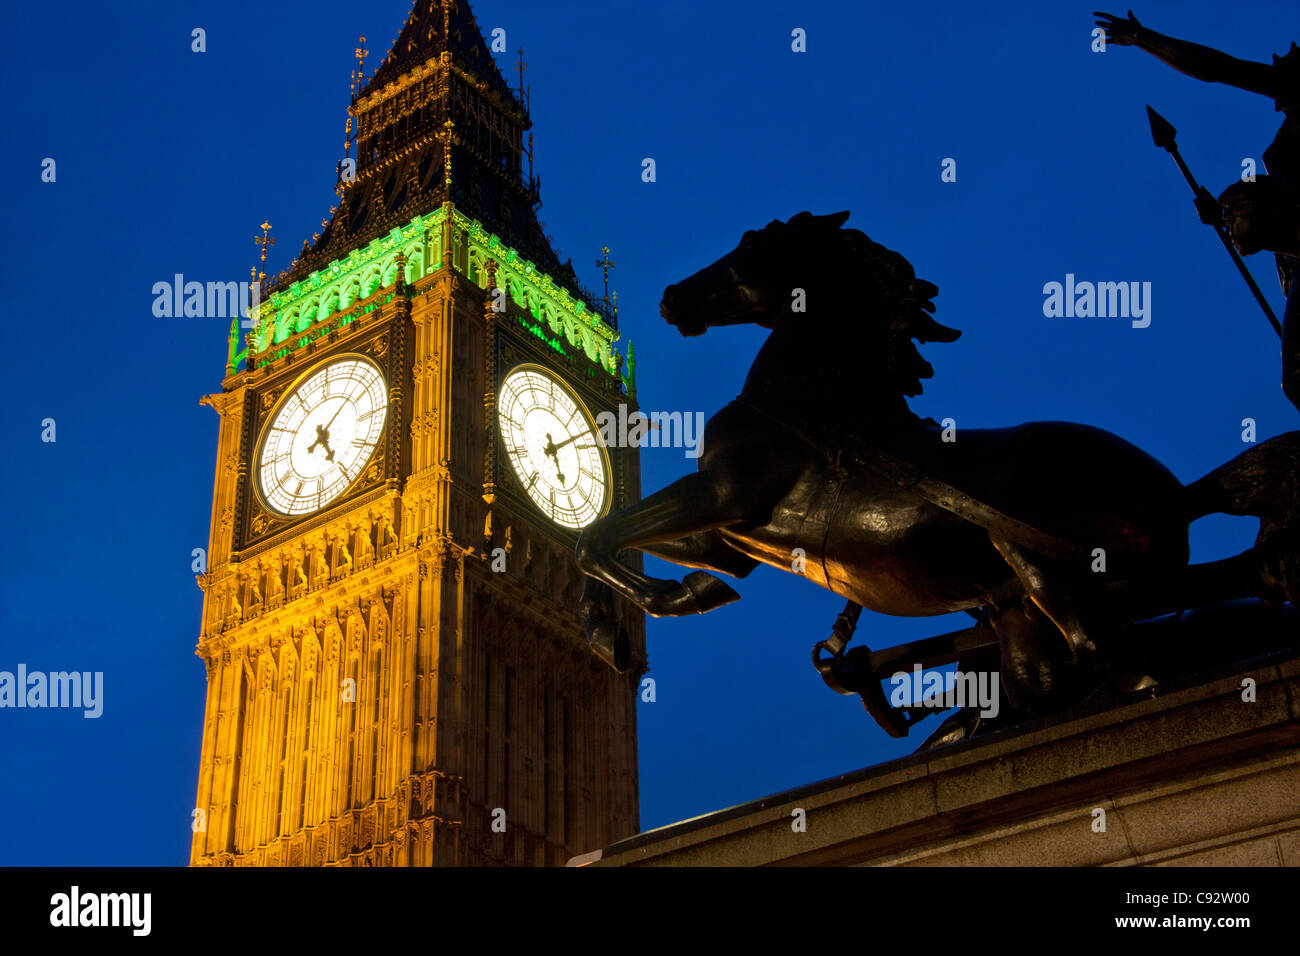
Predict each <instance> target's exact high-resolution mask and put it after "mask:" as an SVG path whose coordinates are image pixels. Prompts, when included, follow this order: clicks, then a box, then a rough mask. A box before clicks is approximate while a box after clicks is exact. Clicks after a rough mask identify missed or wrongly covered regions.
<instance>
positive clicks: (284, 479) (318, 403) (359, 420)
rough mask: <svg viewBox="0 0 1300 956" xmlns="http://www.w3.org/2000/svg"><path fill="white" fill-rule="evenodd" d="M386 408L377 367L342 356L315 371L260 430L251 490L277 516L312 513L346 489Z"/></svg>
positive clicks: (372, 445)
mask: <svg viewBox="0 0 1300 956" xmlns="http://www.w3.org/2000/svg"><path fill="white" fill-rule="evenodd" d="M387 413H388V387H387V386H386V385H385V384H384V377H383V375H382V374H381V373H380V371H379V367H378V366H377V365H375V363H374V362H372V361H370V360H369V359H366V358H362V357H360V356H346V357H343V358H340V359H336V360H334V361H331V362H328V363H326V364H325V365H322V366H320V367H319V368H316V369H313V370H312V371H311V372H309V373H308V374H307V375H306V376H305V377H304V378H302V379H301V380H300V381H299V382H298V384H297V385H295V386H294V387H293V388H292V389H291V390H290V391H289V393H288V394H287V395H285V396H284V397H283V398H282V399H281V400H280V404H279V405H278V406H277V407H276V410H275V412H274V414H272V416H271V418H270V420H269V422H268V423H267V425H266V427H265V428H264V429H263V431H262V437H261V441H260V443H259V446H258V453H257V488H258V491H259V493H260V494H261V498H262V502H263V504H265V505H266V506H267V507H268V508H269V509H270V510H272V511H274V512H276V513H277V514H281V515H302V514H309V513H310V512H313V511H318V510H320V509H321V508H323V507H325V506H326V505H327V504H329V503H330V502H331V501H333V500H334V499H336V498H338V497H339V496H340V495H341V494H343V493H344V492H345V491H347V490H348V488H349V487H351V485H352V483H353V482H354V481H356V479H357V478H358V477H359V476H360V474H361V472H362V470H363V469H364V468H365V467H366V463H367V462H369V461H370V459H371V458H372V457H373V456H374V453H375V449H376V448H377V447H378V445H379V436H380V433H381V432H382V431H383V428H384V418H385V416H386V415H387Z"/></svg>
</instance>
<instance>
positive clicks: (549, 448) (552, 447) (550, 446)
mask: <svg viewBox="0 0 1300 956" xmlns="http://www.w3.org/2000/svg"><path fill="white" fill-rule="evenodd" d="M590 434H591V432H590V431H585V432H579V433H578V434H577V435H573V436H571V437H569V438H566V439H565V440H564V441H562V442H560V443H559V444H558V445H557V444H555V442H553V441H551V433H550V432H547V433H546V441H547V445H546V454H548V455H550V456H551V457H552V458H554V457H555V454H554V453H555V452H557V451H559V450H560V449H561V448H563V447H564V446H565V445H568V444H571V443H573V442H575V441H577V440H578V439H579V438H582V437H583V436H585V435H590ZM583 447H584V448H585V447H590V446H586V445H584V446H583Z"/></svg>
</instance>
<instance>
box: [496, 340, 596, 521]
mask: <svg viewBox="0 0 1300 956" xmlns="http://www.w3.org/2000/svg"><path fill="white" fill-rule="evenodd" d="M497 409H498V411H497V414H498V418H499V423H500V429H501V439H502V442H503V443H504V445H505V451H506V455H507V456H508V457H509V459H510V465H511V467H512V468H513V469H514V472H515V475H517V476H518V478H519V483H520V485H522V486H523V488H524V490H525V491H526V492H527V494H528V497H529V498H531V499H532V500H533V502H534V503H535V504H536V505H537V507H538V508H540V509H541V510H542V513H543V514H545V515H546V516H547V517H548V518H550V519H551V520H552V521H554V522H555V523H556V524H558V525H561V526H563V527H565V528H584V527H586V526H587V525H589V524H591V522H593V521H595V520H596V519H597V518H599V517H600V516H601V515H602V514H604V513H605V511H606V509H607V507H608V505H609V459H608V458H607V457H606V455H605V449H604V448H602V447H601V445H600V442H599V440H598V438H597V433H596V427H595V425H594V424H593V422H592V418H591V415H590V414H589V413H588V412H587V410H586V408H584V407H583V405H582V402H581V400H579V399H578V397H577V396H576V395H574V394H573V393H572V392H571V391H569V389H567V388H566V387H565V386H564V385H562V384H560V383H559V382H558V381H556V380H555V379H554V378H553V377H551V375H550V374H548V373H547V372H546V371H545V370H543V369H542V368H540V367H539V366H536V365H521V366H519V367H518V368H516V369H514V370H513V371H512V372H511V373H510V374H509V375H507V376H506V378H505V381H503V382H502V383H501V390H500V395H499V397H498V400H497Z"/></svg>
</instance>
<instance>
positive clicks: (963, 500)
mask: <svg viewBox="0 0 1300 956" xmlns="http://www.w3.org/2000/svg"><path fill="white" fill-rule="evenodd" d="M736 401H737V402H738V403H739V404H741V405H744V406H745V407H746V408H749V409H752V410H753V411H756V412H758V413H759V414H760V415H762V416H763V417H765V418H767V419H769V420H771V421H772V422H774V423H775V424H777V425H779V426H780V427H781V428H783V429H785V430H786V431H788V432H790V433H791V434H793V435H795V436H797V437H798V438H800V439H801V440H803V441H804V442H806V443H807V444H809V445H811V446H812V447H814V448H816V449H818V450H819V451H821V452H822V453H823V454H825V455H827V456H828V457H829V458H830V460H831V461H841V460H844V459H846V458H847V461H848V463H849V464H851V465H859V466H862V467H865V468H869V469H871V470H872V471H874V472H875V473H876V474H878V475H880V476H881V477H883V478H887V479H889V480H890V481H892V482H893V483H894V484H896V485H898V486H899V487H900V488H905V489H906V490H908V491H911V492H912V493H913V494H915V495H917V496H918V497H920V498H924V499H925V500H926V501H928V502H930V503H931V504H933V505H937V506H938V507H940V508H943V509H944V510H945V511H950V512H952V513H953V514H955V515H957V516H958V517H960V518H965V519H966V520H967V521H969V522H971V523H972V524H976V525H979V527H981V528H983V529H985V530H986V531H992V532H994V533H995V534H998V535H1000V536H1001V537H1004V538H1006V539H1007V540H1008V541H1010V542H1011V543H1012V544H1018V545H1021V546H1023V547H1026V548H1028V549H1029V550H1031V551H1035V552H1037V553H1038V554H1042V555H1046V556H1047V557H1049V558H1055V559H1057V560H1059V561H1081V560H1087V559H1088V557H1089V555H1090V554H1091V552H1090V551H1089V550H1088V549H1087V548H1084V547H1083V546H1082V545H1079V544H1075V543H1074V542H1073V541H1066V540H1064V539H1063V538H1058V537H1056V536H1055V535H1050V534H1048V533H1047V532H1045V531H1040V530H1038V529H1037V528H1034V527H1032V526H1030V525H1027V524H1025V523H1024V522H1023V521H1020V520H1018V519H1016V518H1013V517H1011V516H1010V515H1008V514H1004V513H1003V512H1001V511H999V510H998V509H997V508H994V507H993V506H992V505H990V504H986V503H985V502H983V501H980V500H979V499H977V498H972V497H971V496H970V495H968V494H966V493H965V492H964V491H962V490H960V489H959V488H954V487H953V486H952V485H950V484H948V483H947V482H944V481H940V480H939V479H938V478H932V477H930V476H929V475H926V474H924V473H922V472H921V470H920V469H919V468H917V467H916V465H914V464H912V463H911V462H909V461H905V460H903V459H902V458H899V457H897V456H896V455H893V454H890V453H889V452H887V451H885V449H883V448H881V447H880V446H879V445H873V444H868V443H866V442H864V441H862V440H860V439H858V438H854V437H852V436H849V437H847V438H846V439H845V440H844V443H843V447H842V448H840V449H835V448H829V447H827V446H825V445H823V444H822V443H820V442H818V441H816V440H814V439H813V438H812V437H811V436H809V435H807V434H805V433H804V432H803V431H802V430H800V429H798V428H796V427H794V426H793V425H791V424H789V423H788V422H784V421H782V420H781V419H780V418H778V417H777V416H775V415H773V414H772V413H771V412H769V411H767V410H765V409H762V408H760V407H759V406H757V405H755V404H754V403H752V402H750V401H747V400H746V399H744V398H737V399H736Z"/></svg>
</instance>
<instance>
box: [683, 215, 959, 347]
mask: <svg viewBox="0 0 1300 956" xmlns="http://www.w3.org/2000/svg"><path fill="white" fill-rule="evenodd" d="M848 217H849V213H848V212H838V213H833V214H831V215H828V216H814V215H813V214H812V213H810V212H801V213H799V214H798V215H796V216H792V217H791V218H790V219H789V220H788V221H786V222H782V221H781V220H779V219H777V220H773V221H772V222H770V223H768V224H767V226H765V227H764V228H762V229H757V230H755V229H751V230H749V231H748V232H746V233H745V234H744V236H742V237H741V240H740V245H738V246H737V247H736V248H735V249H733V250H732V251H731V252H729V253H727V254H726V255H725V256H723V257H722V258H721V259H719V260H717V261H716V262H714V263H713V264H712V265H708V266H705V267H704V268H703V269H701V270H700V271H699V272H697V273H695V274H694V275H692V276H690V277H688V278H686V279H683V280H682V281H681V282H677V283H674V284H673V285H670V286H668V288H666V289H665V290H664V294H663V299H662V301H661V302H660V303H659V312H660V314H661V315H662V316H663V317H664V318H665V319H666V320H667V321H668V322H669V324H671V325H674V326H676V327H677V330H678V331H679V332H681V334H682V335H686V336H691V335H702V334H703V333H704V332H705V331H706V330H708V329H710V328H713V327H714V326H720V325H738V324H742V323H753V324H755V325H760V326H762V327H764V328H768V329H771V328H776V327H777V326H778V325H780V324H782V323H783V322H785V321H800V320H801V319H806V318H807V316H806V315H801V310H800V308H799V305H798V303H797V299H796V291H795V290H800V289H802V290H805V293H807V294H810V292H811V290H816V291H817V292H822V291H825V290H833V291H840V290H842V292H841V294H839V295H838V296H837V298H838V299H839V301H840V302H844V301H847V300H848V299H850V298H857V297H859V296H861V295H862V294H863V293H865V294H866V295H867V296H868V297H870V298H871V299H872V301H871V302H870V307H871V308H870V311H871V313H872V314H873V315H875V316H879V317H882V319H883V323H884V324H885V325H886V326H888V327H889V328H890V329H892V330H893V331H895V332H904V333H907V334H909V335H910V337H911V338H915V339H917V340H918V341H920V342H927V341H939V342H951V341H953V340H955V339H956V338H957V337H958V336H959V335H960V334H961V333H960V332H958V331H957V330H955V329H950V328H947V327H945V326H942V325H940V324H939V323H937V322H935V321H934V319H932V318H930V315H929V313H932V312H933V311H934V304H933V303H932V302H931V301H930V300H931V299H932V298H933V297H934V296H935V295H937V294H938V292H939V289H938V287H936V286H935V285H934V284H933V283H930V282H927V281H926V280H924V279H918V278H917V277H916V273H915V272H914V271H913V270H912V265H911V263H909V262H908V261H907V259H905V258H904V257H903V256H901V255H899V254H898V253H896V252H894V251H892V250H890V249H887V248H885V247H884V246H882V245H880V244H878V243H875V242H872V241H871V240H870V239H869V238H867V236H866V235H865V234H864V233H862V232H860V231H859V230H857V229H843V228H841V227H842V226H843V225H844V222H845V221H846V220H847V219H848ZM843 312H844V310H843V309H838V308H837V309H829V310H821V312H820V315H821V316H823V317H827V316H835V315H842V313H843Z"/></svg>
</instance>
